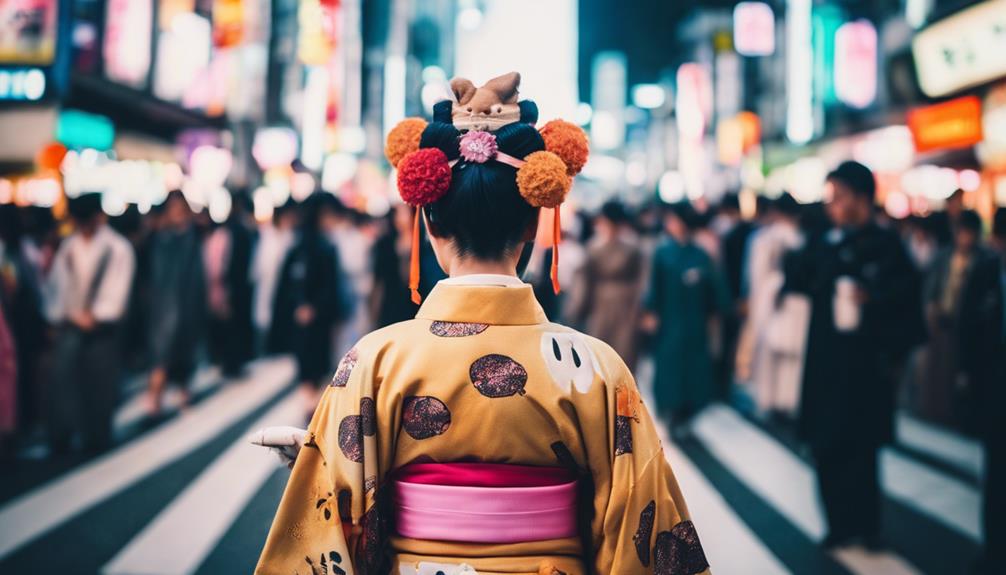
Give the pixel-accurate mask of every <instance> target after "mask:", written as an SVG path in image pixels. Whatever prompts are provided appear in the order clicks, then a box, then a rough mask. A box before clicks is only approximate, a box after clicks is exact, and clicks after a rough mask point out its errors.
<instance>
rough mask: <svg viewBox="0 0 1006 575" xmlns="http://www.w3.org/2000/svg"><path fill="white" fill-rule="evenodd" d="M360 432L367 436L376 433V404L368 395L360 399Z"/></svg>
mask: <svg viewBox="0 0 1006 575" xmlns="http://www.w3.org/2000/svg"><path fill="white" fill-rule="evenodd" d="M360 432H361V433H363V434H364V435H366V436H367V437H372V436H374V435H376V434H377V406H376V404H375V403H374V400H373V399H372V398H370V397H364V398H361V399H360Z"/></svg>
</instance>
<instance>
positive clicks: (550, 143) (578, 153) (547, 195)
mask: <svg viewBox="0 0 1006 575" xmlns="http://www.w3.org/2000/svg"><path fill="white" fill-rule="evenodd" d="M450 85H451V92H452V95H453V99H452V100H444V101H442V102H438V103H437V104H436V105H434V107H433V121H434V123H435V124H436V123H441V124H452V125H453V127H454V129H455V130H457V131H456V134H457V142H453V141H451V142H446V143H444V142H441V143H438V144H434V145H436V146H439V147H430V146H431V144H430V143H426V146H427V147H421V145H422V142H423V141H424V140H423V137H424V134H426V133H427V124H426V122H425V121H424V120H423V119H422V118H408V119H405V120H403V121H402V122H401V123H399V124H398V125H397V126H395V128H393V129H392V130H391V132H389V133H388V140H387V142H386V145H385V148H384V151H385V154H386V155H387V157H388V161H389V162H390V163H391V165H392V166H394V167H396V168H397V169H398V178H397V182H398V191H399V193H400V194H401V196H402V199H403V200H404V201H405V202H406V203H408V204H409V205H412V206H414V207H415V208H416V214H415V222H414V224H413V233H412V258H411V262H410V278H409V288H410V290H411V291H412V301H414V302H415V303H417V304H418V303H419V302H420V296H419V250H418V246H419V227H420V226H419V214H420V212H421V208H422V206H424V205H428V204H431V203H433V202H436V201H437V200H439V199H440V198H442V197H444V195H445V194H446V193H447V192H448V191H449V190H450V186H451V174H452V168H453V167H454V166H455V164H457V163H458V162H465V163H467V164H482V163H485V162H490V161H495V162H499V163H502V164H506V165H509V166H512V167H513V168H515V169H516V170H517V176H516V181H517V189H518V190H519V192H520V195H521V197H522V198H524V201H526V202H527V203H528V204H530V205H532V206H534V207H536V208H552V209H553V212H554V218H555V219H554V222H553V237H552V247H553V249H552V266H551V270H550V274H549V275H550V276H551V279H552V287H553V289H554V290H555V292H556V293H558V292H559V279H558V265H559V241H560V239H561V226H560V222H559V207H560V205H561V204H562V202H563V201H564V200H565V199H566V195H567V194H568V193H569V190H570V188H571V187H572V184H573V178H574V177H575V176H576V175H577V174H578V173H580V170H582V169H583V166H584V164H586V163H587V156H588V155H589V153H590V146H589V142H588V140H587V135H586V134H585V133H584V132H583V130H582V129H581V128H580V127H579V126H576V125H574V124H571V123H569V122H566V121H564V120H552V121H550V122H548V123H547V124H545V126H543V127H542V128H541V130H540V134H541V137H542V141H544V143H545V149H544V150H540V151H537V152H534V153H531V154H529V155H528V156H527V157H525V158H515V157H513V156H510V155H508V154H506V153H503V151H501V150H499V147H498V146H497V143H496V135H495V134H494V132H495V131H496V130H498V129H500V128H502V127H503V126H506V125H508V124H513V123H516V122H523V123H525V124H530V125H532V126H533V125H534V124H535V123H537V121H538V107H537V106H536V105H535V104H534V102H531V101H529V100H524V101H518V96H519V90H518V88H519V87H520V74H518V73H517V72H510V73H509V74H504V75H502V76H498V77H496V78H493V79H492V80H489V81H488V82H486V83H485V84H484V85H482V87H479V88H476V87H475V85H474V84H473V83H472V82H471V80H468V79H465V78H455V79H453V80H451V83H450ZM436 133H439V134H442V132H436ZM455 145H457V148H454V146H455ZM445 150H446V153H445Z"/></svg>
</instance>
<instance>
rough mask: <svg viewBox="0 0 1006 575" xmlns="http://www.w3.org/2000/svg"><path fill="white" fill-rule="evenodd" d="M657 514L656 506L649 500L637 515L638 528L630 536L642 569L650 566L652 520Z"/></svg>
mask: <svg viewBox="0 0 1006 575" xmlns="http://www.w3.org/2000/svg"><path fill="white" fill-rule="evenodd" d="M656 512H657V504H656V502H654V501H653V500H650V502H649V503H647V504H646V507H644V508H643V511H642V512H641V513H640V514H639V527H637V528H636V533H635V534H634V535H633V536H632V542H633V543H635V544H636V556H637V557H639V562H640V563H642V564H643V567H649V566H650V536H652V535H653V518H654V516H655V515H656Z"/></svg>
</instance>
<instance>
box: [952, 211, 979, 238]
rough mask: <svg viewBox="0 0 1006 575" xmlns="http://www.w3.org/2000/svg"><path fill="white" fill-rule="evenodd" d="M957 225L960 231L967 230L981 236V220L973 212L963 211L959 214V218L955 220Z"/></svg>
mask: <svg viewBox="0 0 1006 575" xmlns="http://www.w3.org/2000/svg"><path fill="white" fill-rule="evenodd" d="M957 225H958V226H959V228H960V229H962V230H968V231H969V232H972V233H974V234H977V235H979V236H980V235H981V234H982V219H981V217H980V216H979V215H978V212H976V211H974V210H964V211H963V212H961V217H960V219H959V220H957Z"/></svg>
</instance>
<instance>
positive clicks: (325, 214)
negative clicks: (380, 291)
mask: <svg viewBox="0 0 1006 575" xmlns="http://www.w3.org/2000/svg"><path fill="white" fill-rule="evenodd" d="M329 197H331V196H329V195H328V194H327V193H323V192H319V193H316V194H314V195H312V196H310V197H309V198H308V199H307V200H306V201H305V202H304V203H303V204H302V206H301V215H300V228H299V230H298V234H297V239H296V241H295V243H294V246H293V248H291V250H290V252H289V253H288V254H287V256H286V260H285V261H284V262H283V268H282V271H281V272H280V278H279V284H278V285H277V288H276V304H275V305H276V307H275V309H274V311H273V329H274V330H278V332H277V333H278V334H285V336H286V337H287V348H286V349H287V350H288V351H292V352H293V354H294V356H295V357H296V360H297V381H298V382H300V393H301V395H302V396H303V399H304V407H305V410H306V411H307V413H308V414H310V413H311V411H313V410H314V407H315V406H316V405H317V400H318V393H319V391H318V390H319V388H320V387H321V384H322V382H323V381H325V379H326V378H327V377H328V376H329V375H331V368H332V357H331V355H332V345H333V341H334V339H333V335H334V334H333V328H334V326H335V324H336V323H337V322H338V321H339V320H341V319H343V318H344V315H343V313H344V311H345V310H343V309H341V306H340V304H341V299H340V297H339V296H340V292H339V286H338V277H339V274H338V271H337V266H338V265H339V259H338V252H336V249H335V246H334V245H332V242H331V241H330V240H329V239H328V232H329V231H330V230H331V226H332V225H333V223H334V220H335V218H336V214H335V211H334V210H333V208H332V206H331V205H330V204H329V203H328V201H327V198H329ZM276 337H278V336H276Z"/></svg>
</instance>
